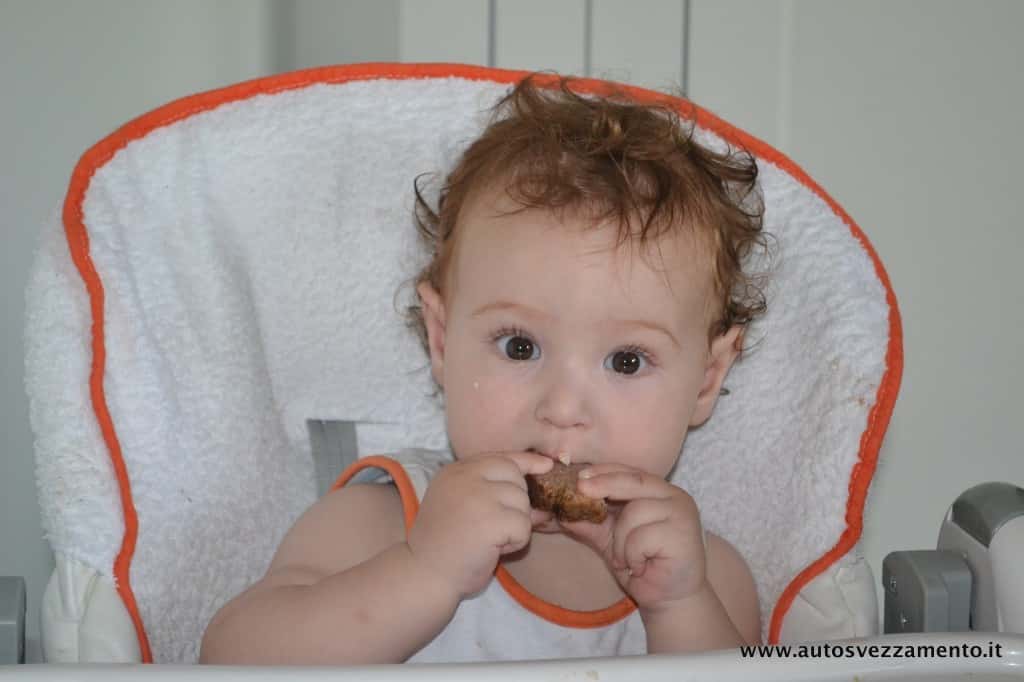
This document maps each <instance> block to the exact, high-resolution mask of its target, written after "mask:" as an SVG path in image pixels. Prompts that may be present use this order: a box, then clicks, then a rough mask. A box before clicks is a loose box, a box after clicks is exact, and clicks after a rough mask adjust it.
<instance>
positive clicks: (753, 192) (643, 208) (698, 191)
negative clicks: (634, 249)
mask: <svg viewBox="0 0 1024 682" xmlns="http://www.w3.org/2000/svg"><path fill="white" fill-rule="evenodd" d="M538 75H539V74H538V73H532V74H530V75H528V76H526V77H525V78H523V79H522V80H521V81H519V83H518V84H517V85H516V86H515V87H514V88H513V89H512V90H511V91H510V92H509V93H508V94H507V95H505V96H504V97H503V98H502V99H501V100H500V101H499V102H498V103H497V104H496V105H495V107H494V109H493V113H492V117H491V120H490V123H489V125H488V126H487V127H486V129H485V130H484V131H483V133H482V134H481V135H480V137H478V138H477V139H476V140H475V141H474V142H473V143H472V144H471V145H470V146H469V147H468V148H467V149H466V151H465V152H464V153H463V155H462V156H461V158H460V159H459V161H458V164H457V165H456V166H455V168H454V169H453V170H452V171H451V172H450V173H449V174H448V176H447V177H446V178H445V181H444V184H443V186H442V187H441V189H440V193H439V199H438V207H437V210H436V211H434V210H433V209H432V208H431V207H430V205H429V203H428V202H427V201H426V200H425V199H424V197H423V194H422V192H421V190H420V179H421V177H423V176H418V177H417V178H416V180H415V181H414V183H413V187H414V190H415V193H416V209H415V218H416V225H417V228H418V231H419V235H420V238H421V239H422V241H423V242H424V244H425V246H426V248H427V249H428V252H429V253H430V254H431V259H430V262H429V264H428V265H427V266H426V267H425V268H423V270H422V271H420V272H419V274H418V275H417V276H416V277H415V281H414V282H413V284H414V286H418V285H419V284H420V283H421V282H430V284H431V285H432V286H433V287H434V289H435V290H437V291H438V292H440V293H441V294H442V296H445V295H446V289H445V287H446V285H447V282H446V280H447V279H448V278H449V276H450V273H449V270H450V265H451V263H452V262H453V253H454V250H455V248H454V247H455V241H456V239H455V231H456V224H457V222H458V218H459V214H460V212H461V210H462V209H463V207H464V206H466V205H467V200H468V198H469V197H470V196H471V195H473V193H474V192H476V191H479V190H481V189H482V188H484V187H488V186H491V185H492V184H493V183H495V182H497V181H501V182H504V183H505V184H506V187H505V189H506V192H507V193H508V195H509V196H510V197H511V198H513V199H514V200H515V201H516V202H517V203H519V204H520V205H521V206H522V209H520V210H525V209H527V208H545V209H548V210H551V211H555V212H556V213H560V212H562V211H565V210H575V211H582V212H584V213H585V214H586V215H587V216H588V217H591V218H592V219H593V220H594V222H595V224H597V223H598V222H603V221H605V220H608V219H611V218H614V219H615V220H616V221H617V223H618V225H619V235H618V241H617V244H616V246H621V245H622V244H623V243H624V242H626V241H627V240H631V239H634V238H635V237H637V236H639V239H640V244H641V245H643V244H644V243H645V242H646V241H647V240H648V239H652V238H654V239H657V237H658V236H660V235H662V234H665V233H666V232H669V231H672V230H676V231H681V230H684V229H690V230H691V231H692V232H693V234H694V235H696V236H698V237H700V238H702V243H703V244H704V245H705V246H706V247H707V249H708V251H707V253H708V254H709V255H711V256H712V260H713V268H711V270H712V273H713V277H714V297H715V302H714V303H715V304H714V305H713V308H714V310H712V311H711V319H712V322H711V324H710V326H709V329H708V344H709V346H710V344H711V342H712V341H713V340H714V339H715V338H716V337H717V336H719V335H721V334H724V333H725V332H727V331H728V330H729V329H730V328H732V327H733V326H734V325H746V324H747V323H749V322H750V321H751V320H753V319H754V318H755V317H757V316H758V315H761V314H763V313H764V312H765V311H766V309H767V306H766V302H765V299H764V295H763V293H762V291H761V290H760V288H759V287H758V286H757V285H756V282H757V281H758V280H759V279H760V277H758V276H755V275H750V274H748V273H745V272H744V271H743V269H742V264H743V261H744V259H745V258H746V256H747V254H748V253H749V252H750V251H751V249H752V248H753V247H754V246H755V245H763V246H766V244H765V236H766V234H767V233H765V232H763V230H762V218H763V213H764V208H763V200H762V197H761V194H760V191H759V189H758V187H757V174H758V170H757V164H756V163H755V162H754V159H753V157H752V156H751V154H750V153H749V152H747V151H745V150H741V151H738V152H735V151H732V150H730V151H729V152H728V153H719V152H716V151H712V150H710V149H708V148H706V147H703V146H701V145H699V144H698V143H697V142H696V141H695V140H694V139H693V137H692V135H693V127H692V125H685V124H684V122H683V120H682V119H681V117H680V116H679V113H678V112H677V111H675V110H673V109H672V108H671V107H670V106H669V105H663V104H646V103H638V102H636V101H634V100H633V98H631V97H629V96H628V95H626V94H625V93H623V92H622V91H621V90H619V89H618V88H614V87H612V88H610V90H609V92H608V94H603V95H602V96H601V97H596V98H594V97H585V96H582V95H580V94H578V93H577V92H574V91H573V89H572V86H573V81H574V80H575V79H574V78H573V77H569V76H560V77H558V78H557V86H558V87H557V89H556V88H547V87H544V86H542V85H540V84H538V83H537V82H536V80H537V76H538ZM637 218H639V219H640V227H641V229H640V230H639V233H638V234H634V232H635V230H634V229H633V226H634V221H635V220H636V219H637ZM641 251H642V250H641ZM405 317H406V322H407V326H408V327H409V328H411V329H412V330H413V331H414V332H415V333H416V335H417V336H418V337H419V340H420V342H421V344H422V345H423V348H424V350H425V351H426V352H427V356H428V357H429V354H430V353H429V345H428V337H427V329H426V323H425V321H424V319H423V311H422V307H421V306H419V305H412V306H409V307H407V308H406V312H405ZM740 338H742V336H741V337H740Z"/></svg>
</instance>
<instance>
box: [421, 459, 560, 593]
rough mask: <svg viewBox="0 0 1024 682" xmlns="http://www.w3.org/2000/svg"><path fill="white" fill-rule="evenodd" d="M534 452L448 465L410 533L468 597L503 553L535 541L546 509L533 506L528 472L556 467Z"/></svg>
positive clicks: (432, 565) (425, 563) (428, 563)
mask: <svg viewBox="0 0 1024 682" xmlns="http://www.w3.org/2000/svg"><path fill="white" fill-rule="evenodd" d="M552 465H553V462H552V460H551V459H549V458H548V457H545V456H543V455H539V454H536V453H533V452H503V453H495V454H481V455H476V456H473V457H470V458H468V459H464V460H459V461H456V462H452V463H451V464H449V465H447V466H446V467H444V468H443V469H442V470H441V471H440V472H439V473H438V474H437V476H435V477H434V480H433V481H431V483H430V487H428V488H427V492H426V494H425V495H424V496H423V502H422V504H421V506H420V510H419V513H418V514H417V516H416V521H415V523H414V524H413V527H412V529H411V530H410V532H409V539H408V544H409V549H410V550H411V552H412V555H413V557H414V558H415V559H416V560H417V561H418V562H419V563H420V565H421V566H422V568H423V570H426V571H430V572H432V573H433V574H434V575H436V576H439V577H440V578H441V579H442V580H445V581H446V582H448V583H449V584H450V585H452V587H453V588H454V589H455V590H457V592H458V594H459V598H460V599H461V598H465V597H467V596H469V595H471V594H475V593H476V592H479V591H480V590H481V589H483V588H484V587H485V586H486V585H487V582H488V581H489V580H490V579H491V576H492V575H493V574H494V569H495V567H496V566H497V564H498V559H499V558H500V557H501V555H503V554H508V553H509V552H515V551H516V550H519V549H522V548H523V547H525V546H526V544H527V543H528V542H529V541H530V536H531V534H532V532H533V525H534V523H542V522H544V521H546V520H547V518H546V517H547V516H549V515H548V514H547V513H546V512H538V511H536V510H531V509H530V500H529V496H528V495H527V493H526V479H525V476H526V474H543V473H546V472H547V471H549V470H550V469H551V467H552Z"/></svg>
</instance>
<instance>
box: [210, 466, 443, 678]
mask: <svg viewBox="0 0 1024 682" xmlns="http://www.w3.org/2000/svg"><path fill="white" fill-rule="evenodd" d="M435 576H436V573H434V572H431V571H425V570H420V569H419V567H418V566H417V565H416V563H415V562H414V560H413V557H412V554H411V553H410V551H409V545H408V544H406V542H405V529H404V527H403V523H402V508H401V503H400V501H399V498H398V494H397V492H396V491H395V490H394V488H393V487H391V486H384V485H351V486H348V487H346V488H342V489H341V490H338V491H335V492H332V493H330V494H328V495H326V496H325V497H323V498H322V499H321V500H319V501H318V502H317V503H316V504H314V505H313V506H312V507H310V509H309V510H307V511H306V513H305V514H304V515H303V516H302V517H301V518H300V519H299V520H298V522H296V524H295V526H294V527H293V528H292V529H291V530H290V531H289V532H288V534H287V535H286V536H285V538H284V540H283V541H282V543H281V546H280V548H279V549H278V551H277V554H276V555H275V557H274V559H273V561H272V563H271V565H270V568H269V570H268V571H267V574H266V576H265V577H264V578H263V579H262V580H260V581H259V582H257V583H256V584H255V585H253V586H252V587H250V588H249V589H248V590H246V591H245V592H243V593H242V594H241V595H239V596H237V597H235V599H233V600H232V601H230V602H228V603H227V604H226V605H225V606H224V607H223V608H222V609H221V610H220V611H219V612H218V613H217V614H216V616H214V618H213V620H212V621H211V622H210V625H209V627H208V628H207V630H206V634H205V635H204V637H203V644H202V652H201V654H200V662H202V663H224V664H227V663H238V664H241V663H246V664H248V663H262V664H290V663H303V664H331V663H333V664H342V663H377V662H401V661H404V660H405V659H407V658H408V657H409V656H411V655H412V654H413V653H415V652H416V651H418V650H419V649H420V648H422V647H423V646H425V645H426V644H427V643H429V642H430V640H431V639H433V638H434V636H436V635H437V633H438V632H440V631H441V630H442V629H443V628H444V626H445V624H447V622H448V621H449V620H450V619H451V617H452V615H453V614H454V612H455V609H456V607H457V606H458V603H459V595H458V594H457V592H456V591H455V590H453V589H452V587H451V586H450V585H448V584H447V583H445V582H443V581H442V580H440V579H438V578H437V577H435Z"/></svg>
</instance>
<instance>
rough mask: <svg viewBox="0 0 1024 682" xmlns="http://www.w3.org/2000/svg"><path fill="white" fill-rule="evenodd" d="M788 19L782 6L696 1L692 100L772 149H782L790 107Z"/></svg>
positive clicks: (752, 0)
mask: <svg viewBox="0 0 1024 682" xmlns="http://www.w3.org/2000/svg"><path fill="white" fill-rule="evenodd" d="M787 17H788V3H785V2H781V1H778V0H777V1H776V2H763V1H762V0H690V31H689V39H690V46H689V61H690V63H689V64H688V65H687V77H688V81H689V92H688V93H687V94H688V95H689V96H690V99H692V100H693V101H694V102H696V103H697V104H699V105H701V106H703V107H706V108H708V109H710V110H712V111H714V112H715V113H718V114H721V115H723V116H726V117H727V118H728V120H729V122H730V123H734V124H736V125H738V126H739V127H741V128H743V129H744V130H746V131H747V132H749V133H751V134H753V135H755V136H757V137H759V138H761V139H762V140H764V141H765V142H768V143H769V144H780V136H781V131H780V119H779V115H780V107H784V106H786V102H787V98H785V97H780V91H781V90H783V89H784V88H785V83H786V82H787V79H788V69H785V68H783V67H782V63H783V62H784V61H785V55H786V54H787V50H788V46H787V44H786V43H788V41H785V42H784V40H783V35H784V27H785V26H786V20H787ZM783 151H786V150H785V149H783Z"/></svg>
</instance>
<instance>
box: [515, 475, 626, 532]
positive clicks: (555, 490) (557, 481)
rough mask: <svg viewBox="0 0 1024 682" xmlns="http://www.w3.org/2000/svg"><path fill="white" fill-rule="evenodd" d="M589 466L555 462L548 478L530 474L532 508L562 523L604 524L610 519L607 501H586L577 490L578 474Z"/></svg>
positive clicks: (590, 498) (528, 481) (586, 498)
mask: <svg viewBox="0 0 1024 682" xmlns="http://www.w3.org/2000/svg"><path fill="white" fill-rule="evenodd" d="M588 466H590V465H589V464H585V463H575V464H569V465H566V464H564V463H562V462H558V461H556V462H555V465H554V466H553V467H551V471H549V472H547V473H546V474H539V475H538V474H527V475H526V490H527V492H528V493H529V494H530V506H531V507H533V508H534V509H540V510H541V511H549V512H551V513H553V514H554V515H555V518H557V519H558V520H559V521H590V522H592V523H601V522H602V521H604V519H605V517H606V516H607V515H608V507H607V505H606V504H605V502H604V500H602V499H600V498H594V497H587V496H586V495H584V494H582V493H581V492H579V491H578V490H576V481H577V480H578V479H579V473H580V471H582V470H583V469H586V468H587V467H588Z"/></svg>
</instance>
